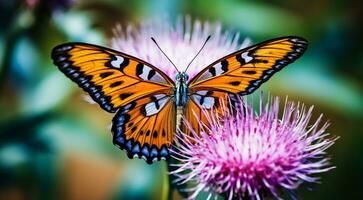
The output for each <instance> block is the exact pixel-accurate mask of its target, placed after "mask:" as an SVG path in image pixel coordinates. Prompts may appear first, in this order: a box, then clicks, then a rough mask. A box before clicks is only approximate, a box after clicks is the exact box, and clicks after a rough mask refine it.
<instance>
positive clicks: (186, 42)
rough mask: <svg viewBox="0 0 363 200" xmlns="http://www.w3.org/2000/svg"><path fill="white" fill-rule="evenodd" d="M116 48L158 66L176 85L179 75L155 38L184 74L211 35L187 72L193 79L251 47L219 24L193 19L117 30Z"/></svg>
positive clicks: (161, 19) (113, 45) (148, 23)
mask: <svg viewBox="0 0 363 200" xmlns="http://www.w3.org/2000/svg"><path fill="white" fill-rule="evenodd" d="M114 35H115V36H114V38H113V39H112V48H114V49H116V50H118V51H121V52H124V53H127V54H130V55H133V56H135V57H137V58H140V59H142V60H145V61H147V62H149V63H150V64H152V65H154V66H156V67H157V68H159V69H160V70H162V71H163V72H165V73H166V74H167V75H168V76H169V77H171V78H172V79H173V80H174V81H175V75H176V74H177V71H176V70H175V69H174V67H173V66H172V65H171V63H170V62H169V61H168V60H167V58H166V57H165V56H164V55H163V54H162V53H161V52H160V50H159V49H158V48H157V47H156V45H155V44H154V43H153V42H152V40H151V37H154V38H155V40H156V41H157V42H158V44H159V46H160V47H161V48H162V49H163V51H164V52H165V54H166V55H168V57H169V58H170V59H171V60H172V61H173V62H174V64H175V65H176V66H177V67H178V70H179V71H184V70H185V68H186V67H187V65H188V63H189V62H190V61H191V60H192V58H193V57H194V56H195V55H196V54H197V52H198V51H199V49H200V48H201V46H202V45H203V43H204V42H205V40H206V39H207V37H208V36H209V35H211V39H210V40H209V41H208V43H207V45H206V46H205V48H204V49H203V51H202V52H201V53H200V55H199V56H198V58H196V60H195V61H194V62H193V63H192V65H191V66H190V67H189V70H188V71H187V72H188V74H189V77H193V76H194V75H196V74H197V73H198V72H200V71H201V70H202V69H203V68H205V67H207V66H208V65H209V64H211V63H212V62H214V61H216V60H217V59H219V58H222V57H224V56H225V55H227V54H229V53H232V52H234V51H236V50H238V49H241V48H243V47H246V46H248V45H249V43H250V42H249V40H248V39H246V40H244V42H243V43H242V44H241V45H240V43H239V35H238V34H233V33H231V32H229V31H225V32H223V31H222V28H221V25H220V24H219V23H214V24H212V23H209V22H204V23H202V22H201V21H198V20H196V21H195V22H194V23H193V22H192V20H191V19H190V17H185V18H183V17H179V18H178V19H177V22H176V24H175V25H174V26H173V25H172V24H171V23H170V21H169V20H168V19H167V18H166V17H164V18H160V19H153V20H150V21H142V22H141V23H140V25H139V27H135V26H132V25H129V26H127V27H126V28H123V27H122V26H121V25H117V26H116V27H115V29H114Z"/></svg>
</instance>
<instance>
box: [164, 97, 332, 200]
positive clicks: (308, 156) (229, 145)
mask: <svg viewBox="0 0 363 200" xmlns="http://www.w3.org/2000/svg"><path fill="white" fill-rule="evenodd" d="M246 102H247V103H246ZM279 103H280V101H279V99H278V98H277V97H276V98H274V99H272V100H270V101H269V102H268V103H263V99H262V97H260V106H259V110H255V109H253V108H252V102H250V101H247V100H246V99H245V98H244V99H241V100H239V101H238V106H237V107H238V108H237V110H236V111H235V114H233V115H232V114H230V113H231V112H229V109H227V108H226V107H225V108H224V112H223V113H224V114H223V115H222V116H221V115H217V114H216V112H214V111H212V112H211V114H206V115H207V117H208V119H209V122H210V124H212V126H211V127H210V128H207V127H204V130H203V131H202V132H201V133H195V132H194V131H193V130H191V131H192V133H193V138H192V137H190V136H188V135H185V134H183V133H180V134H179V135H178V136H177V137H178V139H177V142H176V143H177V145H176V149H175V150H173V154H174V156H173V157H174V158H175V159H177V160H178V161H179V162H180V163H178V164H175V165H176V166H177V167H178V169H177V170H175V171H173V172H171V173H172V174H174V175H176V176H177V177H178V178H177V179H176V181H177V183H179V184H184V183H186V182H189V181H192V183H193V182H194V183H196V184H195V186H193V187H192V188H190V190H191V191H192V192H193V193H192V194H191V196H190V198H191V199H194V198H195V197H196V196H198V194H199V193H200V192H201V191H208V192H209V198H210V197H212V196H213V194H219V195H222V196H225V197H228V199H232V198H239V199H242V197H243V198H245V197H250V198H251V199H261V198H263V197H264V196H266V194H269V195H272V196H274V197H275V198H277V199H280V196H281V194H280V192H279V191H281V190H282V189H285V190H287V191H292V190H294V189H296V188H297V187H298V186H299V185H300V184H301V183H303V182H310V183H313V182H317V180H318V178H317V177H315V176H314V174H317V173H321V172H326V171H328V170H330V169H332V168H334V167H331V166H329V162H328V160H329V159H328V158H326V157H325V154H326V152H325V150H326V149H327V148H329V147H330V146H331V145H333V144H334V142H335V139H334V138H330V137H328V136H329V133H327V132H326V128H327V127H328V124H327V123H325V124H324V125H322V126H321V127H320V128H319V127H318V125H319V123H320V121H321V118H322V115H321V116H320V117H319V118H318V119H317V120H316V121H315V123H313V125H309V121H310V118H311V115H312V110H313V107H310V108H308V109H306V107H305V106H304V105H300V104H299V103H298V104H295V103H293V102H288V101H287V100H286V103H285V106H284V108H283V110H282V111H281V110H280V109H279ZM281 112H282V116H281V117H279V113H281ZM205 113H206V112H205ZM187 138H188V139H187ZM186 139H187V140H186ZM180 140H183V143H180V142H178V141H180ZM266 191H267V193H266Z"/></svg>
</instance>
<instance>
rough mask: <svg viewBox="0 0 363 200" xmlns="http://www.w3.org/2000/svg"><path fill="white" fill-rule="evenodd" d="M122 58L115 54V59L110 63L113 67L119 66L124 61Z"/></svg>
mask: <svg viewBox="0 0 363 200" xmlns="http://www.w3.org/2000/svg"><path fill="white" fill-rule="evenodd" d="M124 60H125V59H124V58H123V57H121V56H116V60H113V61H111V65H112V66H113V67H115V68H120V65H121V64H122V63H123V62H124Z"/></svg>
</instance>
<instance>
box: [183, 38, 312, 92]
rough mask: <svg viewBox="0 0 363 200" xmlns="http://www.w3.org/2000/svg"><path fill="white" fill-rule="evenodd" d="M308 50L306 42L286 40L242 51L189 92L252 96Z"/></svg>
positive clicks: (210, 70) (224, 60)
mask: <svg viewBox="0 0 363 200" xmlns="http://www.w3.org/2000/svg"><path fill="white" fill-rule="evenodd" d="M306 47H307V41H306V40H305V39H302V38H299V37H284V38H277V39H273V40H269V41H266V42H263V43H260V44H257V45H254V46H252V47H248V48H246V49H242V50H240V51H237V52H234V53H232V54H230V55H228V56H226V57H224V58H221V59H219V60H218V61H216V62H214V63H213V64H211V65H210V66H208V67H207V68H205V69H204V70H202V71H201V72H200V73H199V74H197V75H196V76H195V77H194V78H193V79H192V80H191V81H190V83H189V85H190V89H191V90H192V91H193V92H195V91H199V90H221V91H225V92H227V93H233V94H239V95H245V94H250V93H252V92H253V91H254V90H256V89H257V88H258V87H259V86H260V85H261V84H262V83H263V82H265V81H267V80H268V79H269V78H270V77H271V76H272V75H273V74H274V73H275V72H277V71H279V70H281V69H282V68H283V67H285V66H286V65H287V64H289V63H291V62H293V61H295V60H296V59H297V58H298V57H300V56H301V55H302V54H303V52H304V51H305V49H306Z"/></svg>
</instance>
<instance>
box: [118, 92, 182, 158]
mask: <svg viewBox="0 0 363 200" xmlns="http://www.w3.org/2000/svg"><path fill="white" fill-rule="evenodd" d="M175 128H176V127H175V105H174V101H173V100H172V99H171V97H170V96H168V95H166V94H155V95H152V96H150V97H145V98H142V99H139V100H137V101H134V102H132V103H129V104H127V105H125V106H123V107H121V108H120V110H119V111H118V112H117V114H116V115H115V117H114V118H113V124H112V132H113V142H114V144H115V145H117V146H119V147H120V148H121V149H125V150H126V151H127V152H128V156H129V157H130V158H132V157H139V158H143V159H145V160H146V161H147V162H148V163H152V162H153V161H154V160H160V159H169V150H168V148H169V147H170V144H171V142H172V140H173V135H174V132H175Z"/></svg>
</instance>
